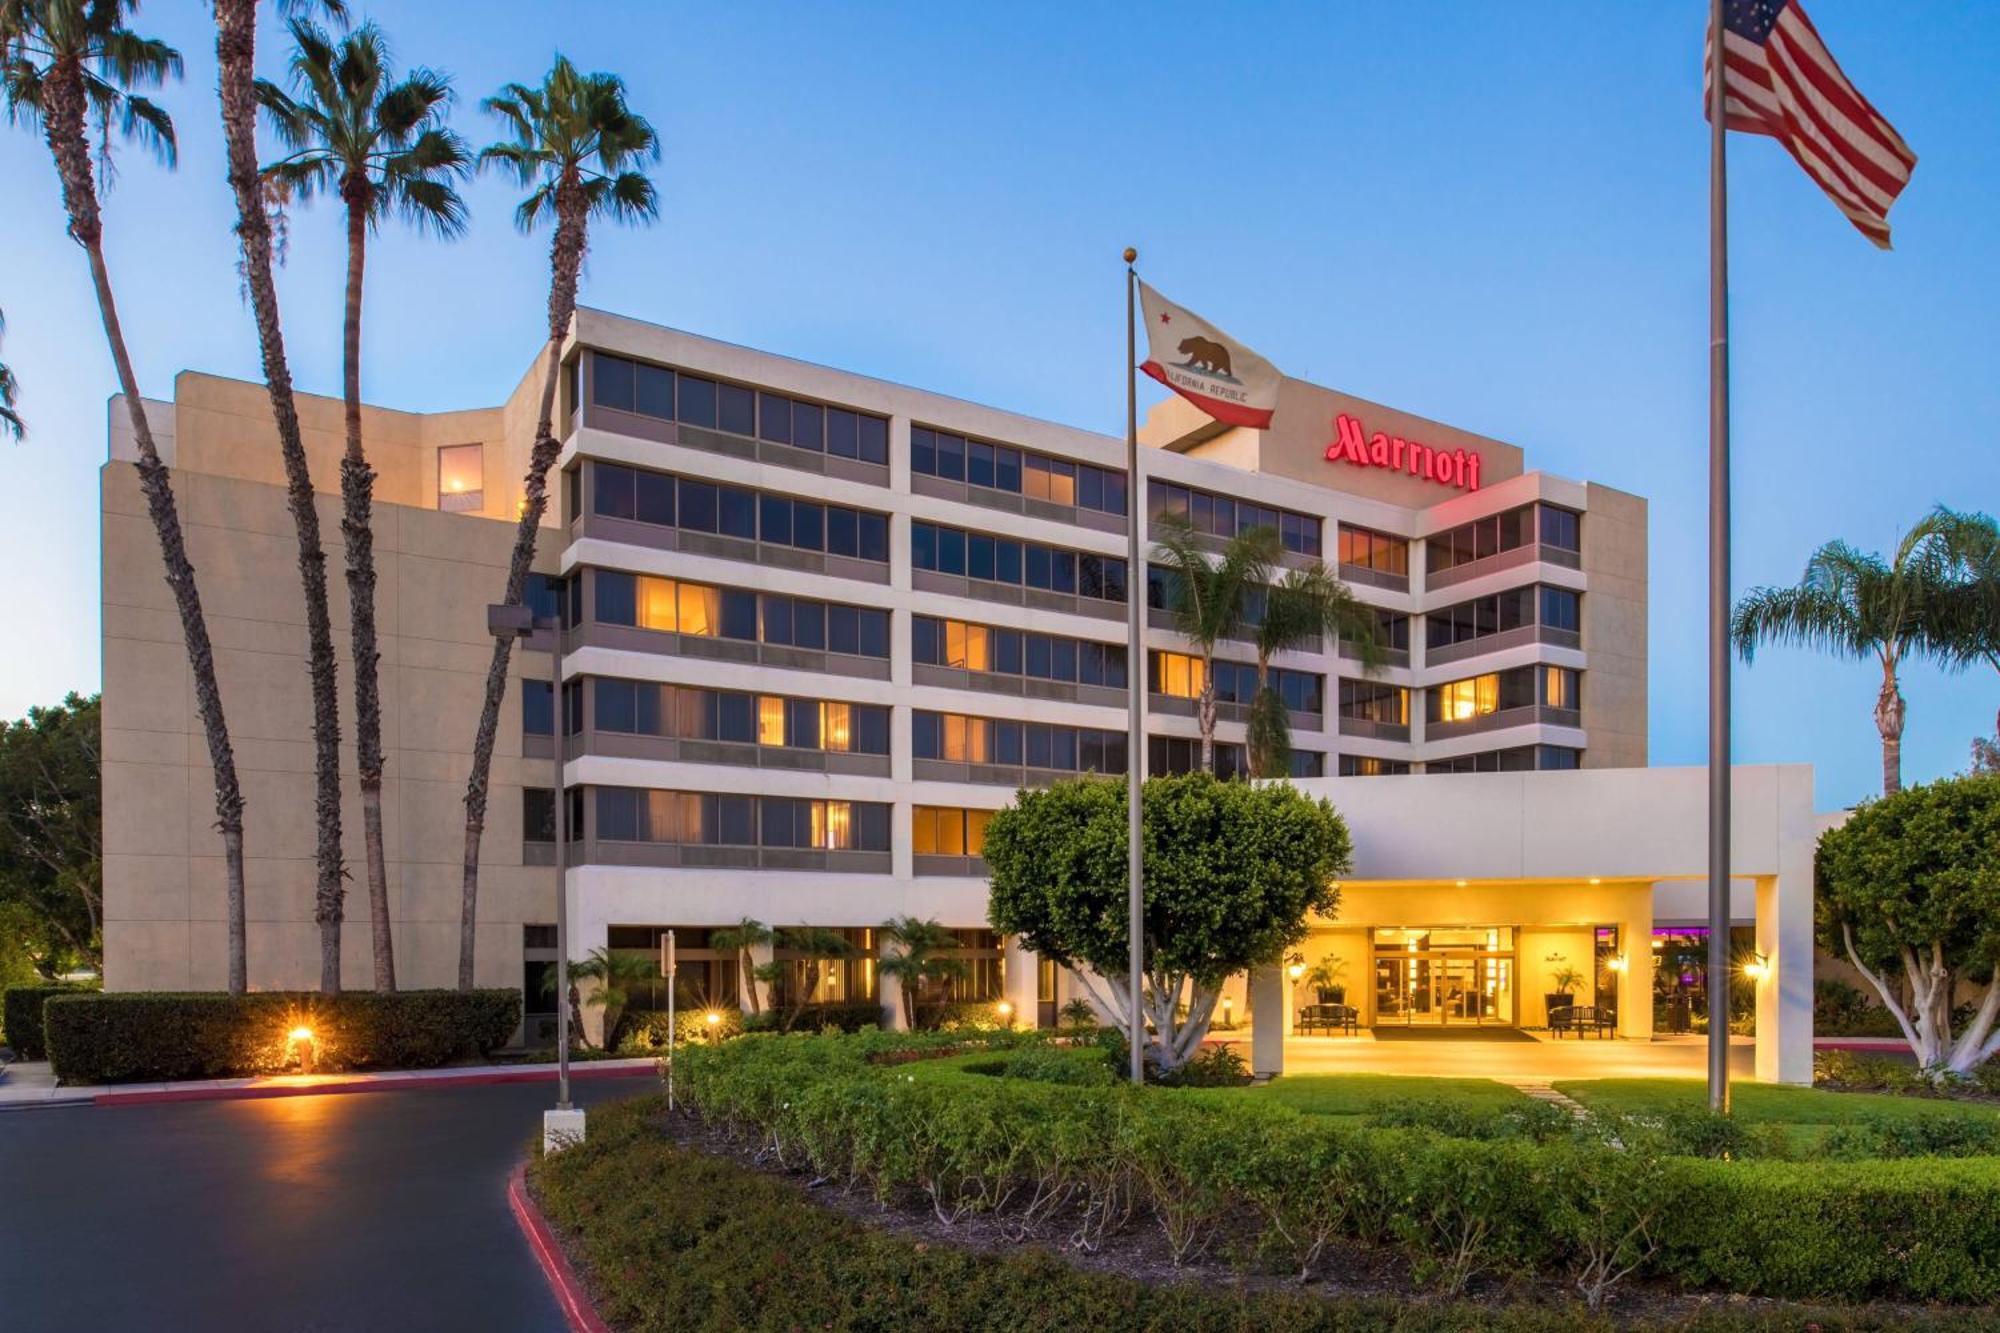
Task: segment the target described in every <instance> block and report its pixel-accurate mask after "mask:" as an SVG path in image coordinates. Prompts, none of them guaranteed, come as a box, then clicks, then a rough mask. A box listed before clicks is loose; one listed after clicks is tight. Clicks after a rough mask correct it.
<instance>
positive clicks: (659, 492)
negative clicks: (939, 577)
mask: <svg viewBox="0 0 2000 1333" xmlns="http://www.w3.org/2000/svg"><path fill="white" fill-rule="evenodd" d="M591 477H592V482H591V492H592V493H591V512H592V513H595V514H601V515H603V516H604V517H606V518H623V519H631V520H634V521H636V522H640V523H651V524H656V525H659V526H662V527H679V528H683V529H685V530H687V531H689V532H720V533H722V534H723V535H724V536H730V537H744V538H755V539H757V540H761V541H762V542H763V543H764V544H765V545H767V546H790V547H794V548H796V549H798V550H802V551H826V552H830V553H832V554H834V555H843V556H847V557H849V558H851V559H856V560H872V561H875V562H877V563H887V561H888V559H889V516H888V515H887V514H878V513H874V512H872V511H870V510H863V509H849V508H847V507H846V506H844V505H827V504H821V503H819V502H818V501H814V500H795V499H793V498H792V497H790V496H785V495H776V494H772V493H770V492H759V491H749V490H744V489H741V488H739V487H735V486H717V485H712V484H711V483H709V482H705V481H695V480H692V479H690V478H686V477H679V478H677V477H675V476H673V475H672V474H670V473H665V472H649V471H646V470H644V469H641V468H630V467H620V466H617V465H616V464H612V463H592V464H591Z"/></svg>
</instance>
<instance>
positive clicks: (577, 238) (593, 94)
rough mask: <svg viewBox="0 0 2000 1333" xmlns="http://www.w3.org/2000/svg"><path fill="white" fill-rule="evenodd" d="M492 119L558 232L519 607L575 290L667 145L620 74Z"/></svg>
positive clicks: (550, 459) (521, 104)
mask: <svg viewBox="0 0 2000 1333" xmlns="http://www.w3.org/2000/svg"><path fill="white" fill-rule="evenodd" d="M484 105H485V107H486V110H488V111H489V112H491V113H492V114H494V115H495V116H498V117H499V118H500V120H501V122H502V123H503V124H504V125H505V126H506V127H507V130H508V133H509V135H510V136H511V137H510V138H509V139H507V140H506V141H503V142H501V143H496V144H494V145H492V146H491V147H489V148H487V149H485V150H484V151H482V152H481V153H480V155H479V163H480V166H481V167H488V166H491V167H495V168H498V169H500V170H502V171H504V172H506V173H507V174H509V175H511V176H513V177H514V179H515V180H516V181H517V182H518V183H519V184H521V185H522V186H524V187H526V188H527V189H528V197H527V198H525V199H523V200H522V201H521V204H520V207H519V208H517V209H515V211H514V222H515V225H516V226H518V227H519V228H520V229H521V230H522V231H524V232H527V231H533V230H534V229H535V228H537V227H539V226H541V225H542V224H543V223H545V222H549V223H553V224H554V229H555V239H554V241H553V242H552V244H551V246H550V249H549V325H548V346H547V348H546V350H545V352H544V354H543V356H544V363H543V367H542V396H541V406H540V408H539V409H538V411H537V413H536V417H535V443H534V446H533V447H532V448H531V449H530V451H529V453H528V475H527V477H526V479H525V480H524V481H523V482H522V486H521V515H520V519H519V521H518V522H517V523H516V524H515V528H514V553H513V557H512V559H511V560H510V561H509V563H508V566H507V587H506V590H505V592H504V594H503V595H502V597H501V600H502V601H504V602H506V603H507V604H508V605H510V606H518V605H519V604H520V601H521V597H522V593H523V591H524V589H525V588H526V586H527V582H528V567H529V566H530V565H531V564H533V563H534V559H535V538H536V536H537V535H538V534H539V533H540V531H541V526H542V515H543V513H544V512H545V511H546V510H547V509H548V503H549V495H548V478H549V469H550V468H551V467H553V466H554V465H555V461H556V455H557V454H558V453H559V452H560V451H561V442H560V441H558V440H557V439H556V437H555V404H556V384H557V381H558V379H559V378H560V376H561V373H562V343H563V338H564V337H565V336H566V335H567V334H568V332H569V326H570V321H571V319H572V318H573V317H574V316H575V314H576V286H577V279H578V277H579V275H580V274H581V273H582V271H583V257H584V254H585V252H586V250H587V249H588V248H589V243H590V224H591V222H592V221H593V220H595V219H607V218H608V219H610V220H611V221H613V222H630V223H640V222H650V221H651V220H652V219H653V218H655V217H657V216H658V214H659V197H658V195H657V194H656V193H655V191H654V189H653V182H652V181H651V180H649V179H648V178H647V177H646V175H645V173H644V172H642V171H640V170H638V169H637V168H639V167H640V166H642V165H644V164H645V163H648V162H653V161H656V160H657V159H658V158H659V156H660V140H659V136H658V135H656V134H655V133H654V132H653V127H652V126H651V125H650V124H648V123H647V121H646V118H645V117H644V116H641V115H639V114H638V113H637V112H635V111H633V110H632V108H631V107H630V106H628V105H627V104H626V101H625V83H624V80H622V79H620V78H619V77H618V76H617V75H615V74H582V73H579V72H578V71H577V68H576V66H574V65H572V64H570V62H569V61H568V60H567V59H566V58H564V57H563V56H561V55H558V56H557V57H556V59H555V64H554V65H553V66H552V67H551V68H550V70H549V72H548V75H547V76H546V77H545V78H544V79H543V80H542V83H541V86H540V87H536V88H530V87H527V86H526V85H524V84H519V83H510V84H508V85H507V86H506V87H505V88H502V89H501V90H500V93H499V95H498V96H495V97H489V98H487V99H486V101H485V103H484ZM513 647H514V645H513V640H512V639H508V638H499V639H495V640H494V644H493V658H492V661H491V662H490V663H489V664H488V665H487V668H486V693H485V697H484V699H483V700H482V702H481V703H480V708H479V728H478V730H477V731H476V732H475V733H474V734H473V741H472V773H471V775H470V776H469V777H468V778H467V779H466V784H465V860H464V866H463V870H462V876H463V878H462V881H461V894H462V897H461V902H460V907H459V942H458V986H459V989H460V990H470V989H472V953H473V941H474V938H475V936H476V934H477V930H476V927H477V923H478V915H479V840H480V838H481V836H482V835H483V834H484V833H485V831H486V798H487V787H488V782H489V778H490V775H491V771H492V767H493V738H494V736H495V735H496V734H497V733H498V730H499V726H500V701H501V699H502V698H503V697H504V696H505V695H506V692H507V662H508V659H509V658H510V657H511V655H512V653H513Z"/></svg>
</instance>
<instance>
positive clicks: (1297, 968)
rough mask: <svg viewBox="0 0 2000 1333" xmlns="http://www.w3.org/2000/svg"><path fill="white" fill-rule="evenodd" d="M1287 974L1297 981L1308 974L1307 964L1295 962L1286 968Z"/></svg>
mask: <svg viewBox="0 0 2000 1333" xmlns="http://www.w3.org/2000/svg"><path fill="white" fill-rule="evenodd" d="M1285 974H1286V975H1287V976H1289V977H1290V978H1291V979H1292V980H1293V981H1297V980H1298V979H1299V978H1300V977H1302V976H1304V975H1305V974H1306V965H1305V964H1304V963H1293V964H1292V965H1291V966H1290V967H1288V968H1286V969H1285Z"/></svg>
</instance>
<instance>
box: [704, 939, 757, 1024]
mask: <svg viewBox="0 0 2000 1333" xmlns="http://www.w3.org/2000/svg"><path fill="white" fill-rule="evenodd" d="M770 942H771V928H770V927H769V926H767V925H765V924H764V923H763V922H762V921H759V920H757V919H756V918H754V917H747V916H746V917H744V918H743V919H742V920H741V921H739V922H737V923H736V924H735V925H733V926H724V927H723V928H722V929H720V930H714V931H710V932H709V936H708V943H709V947H710V948H713V949H720V950H724V951H734V952H735V954H736V970H737V973H738V976H739V977H740V978H741V980H740V982H739V986H740V989H741V990H742V992H743V994H744V995H745V996H747V997H749V1001H750V1012H751V1013H753V1014H758V1013H762V1012H763V1011H764V1006H763V1004H762V1003H761V1002H760V1001H759V1000H758V998H757V982H758V980H759V978H758V976H757V963H756V955H755V953H754V952H753V951H754V950H756V949H757V948H759V947H761V946H763V945H766V944H769V943H770ZM738 1002H739V1003H741V1000H740V999H739V1001H738Z"/></svg>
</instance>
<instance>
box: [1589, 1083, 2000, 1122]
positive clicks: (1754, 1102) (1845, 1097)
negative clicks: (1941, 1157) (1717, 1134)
mask: <svg viewBox="0 0 2000 1333" xmlns="http://www.w3.org/2000/svg"><path fill="white" fill-rule="evenodd" d="M1555 1088H1556V1091H1558V1092H1563V1093H1567V1094H1569V1095H1570V1096H1571V1097H1574V1098H1575V1099H1576V1100H1578V1101H1579V1102H1582V1103H1583V1104H1584V1105H1585V1106H1588V1107H1590V1108H1592V1109H1593V1110H1600V1111H1608V1112H1611V1113H1613V1114H1618V1115H1658V1114H1660V1113H1662V1112H1665V1111H1675V1110H1678V1111H1699V1110H1702V1109H1704V1108H1705V1107H1707V1105H1708V1092H1707V1088H1706V1086H1705V1085H1704V1084H1703V1083H1702V1081H1701V1080H1700V1079H1694V1078H1607V1079H1589V1080H1579V1081H1576V1082H1569V1083H1557V1084H1556V1085H1555ZM1730 1105H1731V1108H1732V1110H1733V1111H1734V1113H1735V1115H1736V1118H1737V1119H1738V1120H1741V1121H1744V1122H1745V1123H1748V1124H1781V1125H1846V1124H1853V1123H1855V1122H1857V1121H1864V1120H1905V1119H1922V1118H1926V1117H1931V1116H1956V1117H1985V1118H1991V1117H1993V1116H1996V1115H2000V1108H1996V1107H1991V1106H1985V1105H1980V1104H1978V1103H1969V1102H1954V1101H1945V1100H1942V1099H1938V1100H1932V1099H1930V1098H1925V1097H1899V1096H1894V1095H1892V1094H1889V1093H1874V1092H1828V1091H1825V1090H1823V1089H1819V1088H1792V1087H1776V1086H1772V1085H1769V1084H1764V1083H1739V1084H1737V1085H1736V1086H1735V1087H1734V1088H1732V1089H1731V1090H1730Z"/></svg>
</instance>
